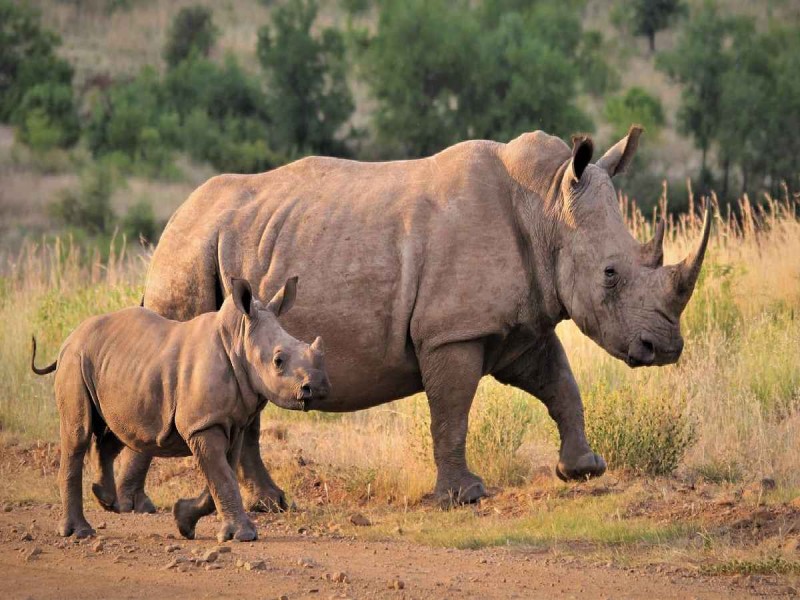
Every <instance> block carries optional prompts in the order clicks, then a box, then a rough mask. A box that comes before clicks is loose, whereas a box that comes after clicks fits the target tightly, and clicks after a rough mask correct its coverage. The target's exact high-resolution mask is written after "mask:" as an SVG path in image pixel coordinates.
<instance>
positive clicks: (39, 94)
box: [14, 82, 80, 151]
mask: <svg viewBox="0 0 800 600" xmlns="http://www.w3.org/2000/svg"><path fill="white" fill-rule="evenodd" d="M14 121H15V123H16V125H17V126H18V128H17V137H18V139H19V140H20V141H21V142H23V143H25V144H27V145H28V146H30V147H31V148H32V149H33V150H37V151H43V150H49V149H51V148H55V147H61V148H68V147H70V146H73V145H74V144H75V143H76V142H77V141H78V137H79V135H80V123H79V122H78V113H77V110H76V109H75V102H74V100H73V97H72V87H70V86H69V85H65V84H63V83H52V82H48V83H40V84H37V85H34V86H33V87H31V88H30V89H28V91H27V92H25V95H24V96H23V97H22V101H21V102H20V104H19V106H18V107H17V108H16V110H15V111H14Z"/></svg>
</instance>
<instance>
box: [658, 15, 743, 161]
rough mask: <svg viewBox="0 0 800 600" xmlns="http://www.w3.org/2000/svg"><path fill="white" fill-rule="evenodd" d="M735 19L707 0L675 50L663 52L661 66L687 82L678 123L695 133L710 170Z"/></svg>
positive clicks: (688, 131) (676, 78) (685, 130)
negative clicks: (711, 150)
mask: <svg viewBox="0 0 800 600" xmlns="http://www.w3.org/2000/svg"><path fill="white" fill-rule="evenodd" d="M731 31H732V21H731V19H729V18H726V17H721V16H720V15H719V13H718V11H717V8H716V6H715V5H714V4H712V3H710V2H707V3H705V4H704V5H703V7H702V8H701V9H700V10H699V11H698V12H697V14H695V15H693V16H692V18H691V19H690V20H689V22H688V23H687V25H686V27H685V29H684V30H683V31H682V33H681V35H680V38H679V40H678V44H677V46H676V48H675V50H674V51H672V52H669V53H665V54H661V55H659V56H658V58H657V61H656V63H657V66H658V67H659V68H660V69H662V70H664V71H666V72H667V74H668V75H669V76H670V77H671V78H672V79H673V80H675V81H678V82H680V83H681V84H683V90H682V92H681V105H680V108H679V109H678V125H679V129H680V131H681V132H682V133H684V134H687V135H691V136H692V137H693V138H694V141H695V145H696V146H697V147H698V148H699V149H700V151H701V152H702V171H703V176H704V177H705V176H706V175H707V173H708V151H709V149H710V148H711V144H712V143H713V141H714V139H715V138H716V136H717V134H718V132H719V128H720V125H721V110H720V102H721V99H722V92H723V83H722V80H723V76H724V74H725V73H726V72H727V70H728V68H729V67H730V62H731V57H730V54H729V52H728V51H727V49H726V40H728V39H729V37H730V34H731Z"/></svg>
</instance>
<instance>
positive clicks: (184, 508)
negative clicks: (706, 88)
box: [172, 498, 203, 540]
mask: <svg viewBox="0 0 800 600" xmlns="http://www.w3.org/2000/svg"><path fill="white" fill-rule="evenodd" d="M199 513H200V511H198V510H197V503H196V501H195V500H194V499H187V498H181V499H180V500H178V501H177V502H176V503H175V504H174V505H173V506H172V516H173V517H174V518H175V524H176V525H177V526H178V531H179V532H180V534H181V535H182V536H183V537H185V538H186V539H187V540H193V539H194V529H195V526H196V525H197V521H199V520H200V517H201V516H203V515H201V514H199Z"/></svg>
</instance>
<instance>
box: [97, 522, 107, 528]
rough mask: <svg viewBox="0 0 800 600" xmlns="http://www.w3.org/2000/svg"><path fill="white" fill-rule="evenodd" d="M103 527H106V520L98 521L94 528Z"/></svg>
mask: <svg viewBox="0 0 800 600" xmlns="http://www.w3.org/2000/svg"><path fill="white" fill-rule="evenodd" d="M105 528H106V522H105V521H101V522H100V523H98V524H97V527H96V528H95V529H105Z"/></svg>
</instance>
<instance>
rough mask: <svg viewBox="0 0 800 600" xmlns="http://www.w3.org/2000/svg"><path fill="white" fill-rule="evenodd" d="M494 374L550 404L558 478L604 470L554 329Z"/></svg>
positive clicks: (585, 474) (586, 474) (603, 471)
mask: <svg viewBox="0 0 800 600" xmlns="http://www.w3.org/2000/svg"><path fill="white" fill-rule="evenodd" d="M494 375H495V377H496V378H497V380H498V381H501V382H503V383H508V384H510V385H513V386H515V387H518V388H520V389H522V390H524V391H526V392H528V393H529V394H533V395H534V396H536V397H537V398H539V399H540V400H541V401H542V402H543V403H544V405H545V406H546V407H547V411H548V413H550V416H551V417H552V418H553V420H554V421H555V422H556V425H557V426H558V433H559V435H560V437H561V450H560V452H559V460H558V465H557V466H556V475H558V477H559V478H561V479H563V480H568V479H587V478H589V477H599V476H600V475H602V474H603V473H605V471H606V461H605V460H603V457H602V456H600V455H599V454H595V453H594V452H593V451H592V449H591V447H590V446H589V442H588V441H587V440H586V429H585V425H584V420H583V401H582V400H581V394H580V391H579V390H578V384H577V383H576V382H575V377H574V376H573V375H572V369H570V366H569V362H568V361H567V355H566V354H565V353H564V347H563V346H562V345H561V341H560V340H559V339H558V337H557V336H556V334H555V332H554V331H553V332H550V333H549V334H547V336H546V338H545V339H544V340H543V341H542V342H541V343H539V344H537V345H536V346H535V347H534V348H532V349H531V350H529V351H528V352H526V353H525V354H523V355H522V356H521V357H520V358H518V359H517V360H516V361H515V362H514V363H512V364H511V365H509V366H508V367H505V368H504V369H502V370H501V371H499V372H497V373H495V374H494Z"/></svg>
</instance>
